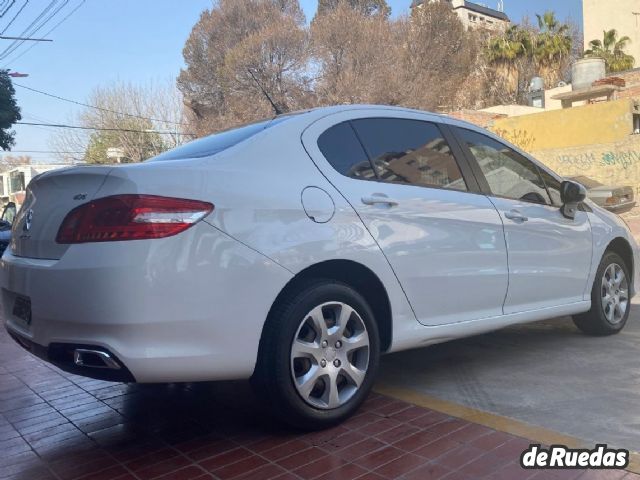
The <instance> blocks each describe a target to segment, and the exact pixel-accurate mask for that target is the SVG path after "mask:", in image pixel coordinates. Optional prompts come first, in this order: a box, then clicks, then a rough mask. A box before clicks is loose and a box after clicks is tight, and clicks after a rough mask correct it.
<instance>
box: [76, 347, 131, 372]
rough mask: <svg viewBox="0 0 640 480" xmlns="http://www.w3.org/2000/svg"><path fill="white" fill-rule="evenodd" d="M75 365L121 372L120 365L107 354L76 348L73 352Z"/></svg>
mask: <svg viewBox="0 0 640 480" xmlns="http://www.w3.org/2000/svg"><path fill="white" fill-rule="evenodd" d="M73 363H75V364H76V365H77V366H78V367H85V368H108V369H110V370H120V364H119V363H118V362H116V361H115V360H114V359H113V357H112V356H111V355H109V354H108V353H107V352H102V351H100V350H87V349H84V348H76V349H75V350H74V351H73Z"/></svg>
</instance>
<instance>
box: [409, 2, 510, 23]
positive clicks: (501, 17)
mask: <svg viewBox="0 0 640 480" xmlns="http://www.w3.org/2000/svg"><path fill="white" fill-rule="evenodd" d="M439 1H442V2H447V3H448V4H449V5H451V9H452V10H453V11H454V12H455V13H456V14H457V15H458V18H459V19H460V21H461V22H462V24H463V25H464V26H465V27H466V28H469V29H474V30H476V29H485V30H491V31H503V30H506V29H507V28H508V27H509V25H510V24H511V21H510V20H509V17H508V16H507V14H506V13H504V12H503V11H501V10H496V9H493V8H490V7H487V6H485V5H481V4H478V3H472V2H466V1H464V0H413V2H412V3H411V8H412V9H414V8H422V7H423V5H424V4H426V3H433V2H439Z"/></svg>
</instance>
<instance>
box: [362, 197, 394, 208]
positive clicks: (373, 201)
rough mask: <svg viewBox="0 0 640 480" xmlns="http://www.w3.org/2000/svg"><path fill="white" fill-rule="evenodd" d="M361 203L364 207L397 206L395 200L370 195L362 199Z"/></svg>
mask: <svg viewBox="0 0 640 480" xmlns="http://www.w3.org/2000/svg"><path fill="white" fill-rule="evenodd" d="M362 203H364V204H365V205H389V206H390V207H395V206H397V205H398V201H397V200H394V199H393V198H389V197H386V196H382V195H370V196H368V197H362Z"/></svg>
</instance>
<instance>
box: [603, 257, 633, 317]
mask: <svg viewBox="0 0 640 480" xmlns="http://www.w3.org/2000/svg"><path fill="white" fill-rule="evenodd" d="M601 292H602V311H603V312H604V316H605V317H606V319H607V321H608V322H609V323H610V324H612V325H616V324H618V323H620V322H621V321H622V320H623V319H624V316H625V314H626V312H627V308H629V283H628V281H627V277H626V275H625V273H624V270H623V269H622V267H621V266H620V265H618V264H617V263H612V264H611V265H609V266H608V267H607V268H606V269H605V271H604V275H603V276H602V289H601Z"/></svg>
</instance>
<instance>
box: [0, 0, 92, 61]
mask: <svg viewBox="0 0 640 480" xmlns="http://www.w3.org/2000/svg"><path fill="white" fill-rule="evenodd" d="M27 1H28V0H27ZM84 2H86V0H82V1H81V2H80V4H78V6H77V7H76V8H74V9H73V10H71V12H69V13H68V14H67V16H66V17H64V18H63V19H62V20H60V21H59V22H58V23H56V24H55V25H54V26H53V28H51V30H49V31H48V32H47V33H45V34H44V36H45V37H46V36H47V35H49V34H50V33H51V32H53V31H54V30H55V29H56V28H58V27H59V26H60V25H62V24H63V23H64V22H65V21H66V20H67V19H68V18H69V17H70V16H71V15H73V14H74V13H75V12H76V10H78V9H79V8H80V7H81V6H82V5H84ZM36 45H38V44H37V43H34V44H33V45H31V46H29V48H27V49H26V50H24V51H23V52H22V53H20V54H19V55H17V56H15V57H13V58H12V59H10V60H8V62H15V61H16V60H18V59H19V58H21V57H22V56H23V55H24V54H25V53H27V52H28V51H29V50H31V49H32V48H33V47H35V46H36ZM8 64H9V63H6V64H5V65H4V66H7V65H8Z"/></svg>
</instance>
